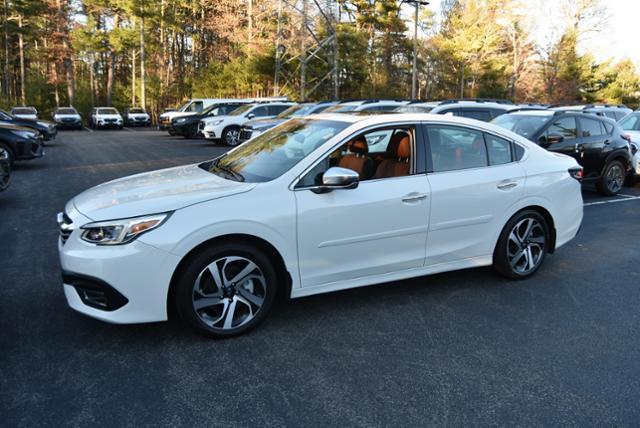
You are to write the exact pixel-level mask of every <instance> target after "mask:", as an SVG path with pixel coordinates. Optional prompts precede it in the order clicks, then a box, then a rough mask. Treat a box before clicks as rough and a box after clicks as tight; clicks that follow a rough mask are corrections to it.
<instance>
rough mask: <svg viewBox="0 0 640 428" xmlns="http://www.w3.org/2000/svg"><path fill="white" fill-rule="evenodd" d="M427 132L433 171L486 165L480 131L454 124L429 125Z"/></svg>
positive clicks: (484, 148) (485, 155) (484, 149)
mask: <svg viewBox="0 0 640 428" xmlns="http://www.w3.org/2000/svg"><path fill="white" fill-rule="evenodd" d="M427 133H428V139H429V146H430V148H431V161H432V165H433V172H444V171H455V170H460V169H469V168H479V167H483V166H487V165H488V160H487V149H486V147H485V143H484V137H483V135H482V132H478V131H474V130H471V129H466V128H460V127H456V126H429V127H428V128H427Z"/></svg>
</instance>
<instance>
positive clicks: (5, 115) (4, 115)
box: [0, 110, 13, 120]
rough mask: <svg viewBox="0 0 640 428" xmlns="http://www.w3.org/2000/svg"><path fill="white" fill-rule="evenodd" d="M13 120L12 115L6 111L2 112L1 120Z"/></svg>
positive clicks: (0, 114) (0, 111) (0, 113)
mask: <svg viewBox="0 0 640 428" xmlns="http://www.w3.org/2000/svg"><path fill="white" fill-rule="evenodd" d="M12 118H13V116H12V115H11V113H8V112H6V111H4V110H0V119H2V120H11V119H12Z"/></svg>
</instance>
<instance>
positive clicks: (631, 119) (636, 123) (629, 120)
mask: <svg viewBox="0 0 640 428" xmlns="http://www.w3.org/2000/svg"><path fill="white" fill-rule="evenodd" d="M620 126H621V127H622V129H624V130H625V131H638V130H640V114H630V115H629V116H627V117H626V118H625V119H624V120H622V121H621V122H620Z"/></svg>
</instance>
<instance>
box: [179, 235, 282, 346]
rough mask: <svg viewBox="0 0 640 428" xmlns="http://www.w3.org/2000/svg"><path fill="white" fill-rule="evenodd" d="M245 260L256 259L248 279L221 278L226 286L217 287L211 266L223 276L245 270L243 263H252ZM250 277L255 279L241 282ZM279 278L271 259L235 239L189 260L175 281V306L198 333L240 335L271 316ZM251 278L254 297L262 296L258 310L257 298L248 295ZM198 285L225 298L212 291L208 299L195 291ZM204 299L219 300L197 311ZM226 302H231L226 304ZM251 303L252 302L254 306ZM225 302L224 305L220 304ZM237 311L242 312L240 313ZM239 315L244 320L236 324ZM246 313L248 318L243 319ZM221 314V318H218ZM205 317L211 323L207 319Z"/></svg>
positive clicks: (210, 248)
mask: <svg viewBox="0 0 640 428" xmlns="http://www.w3.org/2000/svg"><path fill="white" fill-rule="evenodd" d="M231 257H235V258H237V259H238V260H235V261H234V260H231V261H228V258H231ZM243 260H248V261H251V262H253V263H254V265H255V266H256V268H255V269H254V270H253V271H251V272H249V273H248V274H247V275H245V277H244V278H242V279H240V280H238V283H237V284H236V283H231V282H230V281H229V282H227V281H226V280H221V281H224V283H225V286H224V287H222V288H220V287H217V286H216V282H215V280H214V279H213V275H212V273H211V270H210V269H209V268H211V267H212V266H216V267H217V268H220V270H218V272H219V273H218V275H219V278H223V277H227V276H230V275H234V274H238V272H237V271H238V270H240V271H243V270H244V268H243V266H245V267H247V266H250V265H249V264H246V265H244V263H245V262H244V261H243ZM214 262H217V264H215V265H214ZM214 269H215V268H214ZM234 269H235V271H234ZM249 269H250V268H249ZM216 270H217V269H216ZM222 271H224V272H226V273H224V274H221V273H220V272H222ZM227 274H229V275H227ZM248 276H251V277H252V278H249V279H246V281H244V282H241V281H243V280H244V279H245V278H246V277H248ZM257 277H261V278H262V280H257V279H253V278H257ZM277 278H278V275H277V272H276V269H275V267H274V266H273V263H272V262H271V260H270V259H269V258H268V257H267V256H265V255H264V253H263V252H261V251H258V250H257V249H256V248H255V247H253V246H251V245H248V244H246V243H243V242H233V241H232V242H228V243H223V244H215V245H212V246H209V247H206V248H205V249H204V250H202V251H200V252H199V253H198V254H196V255H195V256H194V257H192V258H191V259H190V260H188V261H187V263H186V264H185V266H184V267H183V268H182V269H181V271H180V273H179V277H178V278H177V280H176V283H175V287H176V288H175V293H174V298H175V302H174V303H175V307H176V309H177V312H178V314H179V315H180V318H181V319H182V320H183V321H184V322H186V323H187V324H188V325H189V326H191V327H192V328H193V329H194V330H195V331H197V332H198V333H201V334H204V335H206V336H209V337H212V338H224V337H231V336H237V335H239V334H242V333H245V332H246V331H248V330H250V329H252V328H254V327H255V326H257V325H258V324H259V323H260V322H262V320H264V318H265V317H266V316H267V314H268V312H269V310H270V309H271V306H272V304H273V300H274V298H275V296H276V294H277V291H278V290H277V287H278V283H277ZM196 280H198V283H196ZM248 281H251V284H250V285H251V289H252V290H253V291H252V292H251V294H252V296H253V298H254V299H255V298H256V297H257V300H259V299H262V300H261V303H260V306H259V307H258V309H257V310H255V309H254V308H253V303H254V300H251V302H250V299H247V298H246V297H245V296H246V295H247V294H246V293H247V292H248V291H247V289H246V287H247V285H248V284H249V283H248ZM262 284H264V286H263V285H262ZM196 287H199V290H202V289H206V290H207V291H211V292H212V293H213V294H216V293H218V294H220V295H221V296H223V297H220V296H218V295H213V294H211V297H208V298H205V296H204V295H203V293H201V292H196V291H195V290H196ZM254 292H255V293H256V294H255V295H254V294H253V293H254ZM206 294H210V293H206ZM196 297H197V298H196ZM241 298H242V299H244V300H243V302H241V301H240V299H241ZM200 299H205V300H206V299H209V302H212V301H216V302H217V303H215V304H214V303H211V304H210V305H209V306H205V307H203V308H200V309H198V310H196V308H195V305H196V302H199V301H200ZM235 299H237V301H236V303H235V304H232V302H233V301H234V300H235ZM223 301H226V302H227V303H226V304H224V302H223ZM248 303H251V305H249V304H248ZM221 305H222V307H220V306H221ZM232 307H233V309H234V312H233V313H231V328H225V324H226V322H227V319H228V317H229V314H230V309H231V308H232ZM236 308H237V309H236ZM249 308H251V309H249ZM254 310H255V312H254ZM198 311H199V312H198ZM225 311H226V312H225ZM236 311H238V312H237V313H236ZM249 311H250V312H251V318H249V316H250V315H249V314H248V313H247V312H249ZM236 315H239V316H240V321H239V322H238V324H237V325H236V326H235V327H234V326H233V322H234V321H235V316H236ZM243 315H244V319H243V318H242V316H243ZM218 316H219V318H217V317H218ZM205 319H206V321H207V322H205ZM212 319H213V320H212ZM215 319H217V320H215ZM209 323H211V324H209ZM221 323H222V325H221Z"/></svg>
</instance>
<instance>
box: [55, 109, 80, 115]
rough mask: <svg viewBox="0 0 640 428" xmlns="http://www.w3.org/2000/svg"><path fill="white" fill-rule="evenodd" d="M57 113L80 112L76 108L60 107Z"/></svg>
mask: <svg viewBox="0 0 640 428" xmlns="http://www.w3.org/2000/svg"><path fill="white" fill-rule="evenodd" d="M56 114H78V112H77V111H76V109H74V108H59V109H58V110H56Z"/></svg>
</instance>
